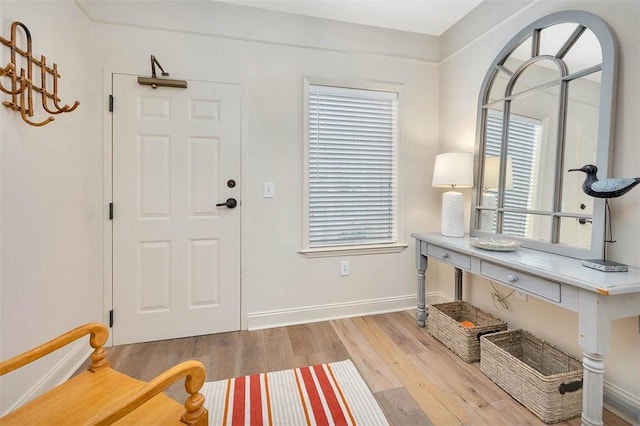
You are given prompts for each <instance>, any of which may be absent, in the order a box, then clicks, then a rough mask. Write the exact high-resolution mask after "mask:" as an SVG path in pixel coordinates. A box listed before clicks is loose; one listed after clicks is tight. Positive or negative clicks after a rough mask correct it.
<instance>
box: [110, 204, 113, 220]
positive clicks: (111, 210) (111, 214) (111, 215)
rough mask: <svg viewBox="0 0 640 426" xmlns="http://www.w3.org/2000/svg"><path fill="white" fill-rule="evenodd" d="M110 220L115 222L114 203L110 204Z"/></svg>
mask: <svg viewBox="0 0 640 426" xmlns="http://www.w3.org/2000/svg"><path fill="white" fill-rule="evenodd" d="M109 220H113V203H109Z"/></svg>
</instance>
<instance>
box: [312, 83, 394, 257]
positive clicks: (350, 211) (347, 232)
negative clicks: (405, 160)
mask: <svg viewBox="0 0 640 426" xmlns="http://www.w3.org/2000/svg"><path fill="white" fill-rule="evenodd" d="M306 92H307V98H306V100H305V102H306V104H307V105H306V111H307V113H308V116H307V117H306V121H307V123H306V124H307V129H306V130H307V131H306V133H307V134H306V135H305V136H306V142H307V149H306V172H307V176H306V182H307V185H306V194H305V195H306V197H305V198H306V204H307V205H306V206H305V207H306V208H305V212H306V216H307V217H306V220H305V225H306V229H307V231H306V241H305V243H306V244H305V245H306V249H321V248H340V247H342V248H344V247H346V246H363V245H372V244H373V245H379V244H391V243H395V242H396V239H397V198H398V197H397V176H396V175H397V165H396V151H397V129H396V122H397V103H398V100H397V99H398V95H397V93H395V92H387V91H374V90H361V89H352V88H343V87H333V86H321V85H313V84H309V85H308V87H307V91H306Z"/></svg>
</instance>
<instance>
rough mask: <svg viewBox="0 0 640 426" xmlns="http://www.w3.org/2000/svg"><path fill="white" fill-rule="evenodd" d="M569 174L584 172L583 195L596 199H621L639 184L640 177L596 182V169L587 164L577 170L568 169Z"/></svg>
mask: <svg viewBox="0 0 640 426" xmlns="http://www.w3.org/2000/svg"><path fill="white" fill-rule="evenodd" d="M569 171H570V172H585V173H586V174H587V178H586V179H585V181H584V182H583V183H582V190H583V191H584V192H585V194H587V195H590V196H592V197H596V198H616V197H621V196H623V195H624V194H626V193H627V192H629V191H631V189H632V188H633V187H634V186H636V185H637V184H639V183H640V177H637V178H629V179H615V178H614V179H603V180H598V176H597V174H598V167H596V166H594V165H593V164H587V165H586V166H582V167H580V168H579V169H569Z"/></svg>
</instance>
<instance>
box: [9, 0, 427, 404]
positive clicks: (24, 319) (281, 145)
mask: <svg viewBox="0 0 640 426" xmlns="http://www.w3.org/2000/svg"><path fill="white" fill-rule="evenodd" d="M0 1H2V8H3V13H4V15H3V19H2V24H3V26H2V28H3V29H5V28H7V27H8V26H9V24H10V22H11V21H13V20H18V19H19V20H23V21H25V23H26V24H27V25H29V27H30V28H31V29H32V32H33V33H34V35H35V37H36V39H35V44H34V46H35V48H36V50H37V51H38V52H43V53H44V54H46V55H47V56H48V57H50V58H52V59H55V60H56V61H57V62H58V64H59V66H60V71H61V73H62V75H63V79H62V85H61V90H60V93H61V96H62V98H63V100H65V99H67V97H68V98H73V99H79V100H80V101H81V106H80V107H79V109H78V111H77V112H75V113H71V114H67V115H63V116H60V117H59V118H57V121H56V122H54V123H52V124H50V125H49V126H47V127H45V128H43V129H31V128H29V127H28V126H26V125H24V124H23V123H22V122H21V121H20V120H19V119H18V118H17V117H16V116H15V114H11V113H10V112H9V111H6V110H5V109H4V108H3V110H2V112H1V113H0V114H2V116H1V117H2V119H4V120H5V121H6V122H7V125H6V126H3V129H2V159H3V169H2V206H3V211H2V250H3V251H2V260H3V262H2V268H3V269H2V272H3V276H2V278H3V279H2V292H3V293H2V296H3V297H2V300H3V306H2V331H3V333H2V341H1V344H2V357H3V358H7V357H8V356H10V355H13V354H15V353H17V352H19V351H21V350H24V349H27V348H28V347H31V346H33V345H35V344H37V343H40V342H42V341H44V340H46V339H48V338H50V337H52V336H54V335H56V334H58V333H60V332H62V331H64V330H66V329H67V328H70V327H72V326H75V325H79V324H80V323H83V322H86V321H88V320H102V319H103V318H104V312H105V309H104V308H105V305H104V304H103V300H102V294H103V282H102V280H103V277H102V272H103V270H102V262H103V259H104V257H103V252H102V243H103V227H104V226H105V225H108V222H107V221H106V220H105V219H104V217H103V215H102V214H103V210H102V209H103V206H104V202H105V201H107V200H106V199H104V197H103V194H102V192H103V190H102V188H103V161H104V155H103V153H102V150H103V144H104V142H105V141H104V140H103V139H104V138H103V133H104V132H103V122H105V121H104V120H105V117H106V119H107V121H106V123H108V118H109V114H108V113H107V112H105V111H104V105H105V100H106V96H107V95H108V93H109V88H108V87H103V82H104V81H105V77H108V76H109V75H110V73H115V72H117V73H130V74H138V75H149V74H150V69H149V55H150V54H154V55H155V56H156V57H157V58H158V60H159V61H160V63H161V64H162V65H163V67H164V68H165V69H166V70H167V71H169V72H170V73H171V76H172V77H174V78H187V79H202V80H212V81H223V82H233V83H239V84H240V85H241V87H242V96H243V99H242V102H243V173H242V174H243V176H242V179H239V184H240V186H241V189H242V202H243V205H242V211H241V212H242V263H243V264H242V294H243V311H244V314H245V317H244V318H243V319H244V320H245V322H244V323H245V325H249V326H253V327H262V326H269V325H273V324H281V323H286V322H296V321H305V320H320V319H322V318H325V317H327V316H335V315H347V314H353V313H366V312H372V311H376V310H379V309H400V308H407V307H411V306H415V291H416V290H415V288H416V279H415V276H416V273H415V264H414V244H413V241H412V239H411V238H410V237H409V234H410V232H413V231H417V230H419V231H429V230H433V229H434V225H435V224H436V221H437V218H438V217H439V207H438V208H436V209H431V208H429V205H430V203H432V202H437V201H438V199H439V194H436V196H432V192H433V191H432V189H431V188H430V166H425V165H430V164H431V163H432V161H433V157H434V156H435V154H436V150H437V145H438V138H437V136H438V66H437V63H436V62H434V58H437V56H438V50H437V39H436V38H434V37H429V36H421V35H417V34H409V33H402V32H398V31H390V30H380V29H375V28H370V27H364V26H358V25H349V24H344V23H338V22H328V21H323V20H319V19H314V18H303V17H294V16H291V15H284V14H280V13H276V12H256V11H255V10H253V9H246V8H241V7H229V6H228V5H223V4H220V3H213V2H184V1H183V2H161V3H160V2H158V3H156V4H155V6H154V8H148V7H143V10H144V13H138V12H136V10H137V9H136V7H139V6H140V4H138V3H135V2H126V3H124V2H122V3H121V2H117V3H116V2H108V3H107V2H98V3H92V4H89V3H84V2H82V3H79V4H80V5H81V6H82V7H83V8H86V10H87V11H89V12H91V15H92V16H93V17H94V18H95V19H96V22H88V19H87V17H86V16H83V14H82V10H81V8H79V7H78V6H77V5H76V4H75V3H73V2H71V1H57V2H44V3H42V4H39V3H35V2H14V1H6V0H0ZM146 4H147V5H148V2H147V3H146ZM105 6H106V7H105ZM176 6H178V7H177V8H176ZM98 21H99V22H98ZM157 28H171V29H170V30H164V29H157ZM38 36H39V37H38ZM40 40H41V41H40ZM304 76H312V77H320V78H329V79H335V80H364V81H375V82H386V83H393V84H396V85H399V86H401V87H402V91H401V93H400V100H399V108H400V117H401V118H400V123H399V131H400V159H399V161H400V165H399V169H400V170H401V174H402V177H401V191H402V192H403V193H404V194H405V195H406V196H405V197H404V198H403V200H402V206H401V208H402V212H403V213H402V215H403V222H404V225H405V226H404V229H403V230H402V235H400V239H401V241H403V242H405V243H407V244H408V245H409V246H408V247H407V248H406V249H404V250H403V251H402V252H400V253H395V254H378V255H364V256H344V257H336V258H319V259H307V258H306V257H305V256H304V255H303V254H300V253H298V250H299V249H301V243H302V213H301V212H302V190H303V189H302V163H301V161H302V157H303V152H302V140H303V139H302V137H303V136H302V104H303V99H302V87H303V86H302V83H303V77H304ZM106 81H108V79H106ZM65 83H66V84H65ZM71 83H73V84H71ZM115 105H116V108H117V99H116V100H115ZM107 133H108V132H107ZM14 135H19V136H20V137H19V138H18V137H17V136H14ZM5 139H11V141H10V143H6V142H5ZM14 139H15V140H14ZM106 142H107V143H109V142H110V141H109V140H107V141H106ZM27 149H28V150H27ZM107 172H108V171H107ZM266 181H269V182H274V183H275V188H276V190H275V193H276V197H275V198H274V199H264V198H263V197H262V184H263V182H266ZM36 231H37V232H36ZM43 240H44V241H46V245H43V244H42V241H43ZM18 257H19V259H18ZM340 260H350V261H351V275H350V276H348V277H340V275H339V264H340ZM107 267H108V265H105V268H107ZM107 275H108V274H107ZM18 284H19V285H20V287H18ZM107 293H108V292H107ZM40 295H42V297H40ZM107 305H108V301H107ZM116 308H117V307H116ZM311 308H312V309H311ZM39 321H47V323H46V327H43V326H42V325H41V324H39ZM22 333H26V334H27V335H28V337H29V338H28V339H22V338H20V336H21V334H22ZM52 365H53V363H52V362H51V363H48V364H46V366H45V367H43V369H41V370H38V371H36V372H34V373H33V374H22V373H17V374H16V375H15V377H16V380H13V379H12V380H6V379H4V378H3V379H2V382H3V383H2V386H3V387H2V401H3V408H5V407H9V406H10V405H11V403H13V401H15V400H17V399H18V398H19V397H21V396H22V395H23V394H24V392H25V390H26V389H29V388H30V387H31V386H33V385H34V383H35V382H36V380H37V378H40V377H42V376H43V375H44V372H46V371H47V370H48V369H50V368H51V366H52ZM17 380H21V381H22V382H21V383H22V384H21V386H19V387H14V385H15V384H16V381H17ZM5 409H6V408H5Z"/></svg>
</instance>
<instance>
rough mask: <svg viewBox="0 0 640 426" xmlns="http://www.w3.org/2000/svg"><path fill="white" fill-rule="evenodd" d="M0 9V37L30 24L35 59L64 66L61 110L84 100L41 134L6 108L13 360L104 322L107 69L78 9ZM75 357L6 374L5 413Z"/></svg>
mask: <svg viewBox="0 0 640 426" xmlns="http://www.w3.org/2000/svg"><path fill="white" fill-rule="evenodd" d="M0 11H1V13H2V14H1V15H0V29H1V34H2V36H3V37H4V38H7V39H8V38H10V34H9V33H10V26H11V23H12V22H13V21H21V22H23V23H24V24H25V25H27V27H28V28H29V29H30V30H31V35H32V39H33V52H34V53H35V54H36V55H37V57H39V55H45V56H46V58H47V61H48V62H49V63H51V62H55V63H57V64H58V66H59V72H60V74H61V75H62V78H61V80H60V85H59V95H60V98H61V100H62V102H63V103H68V104H71V103H73V101H74V100H79V101H80V106H79V107H78V108H77V110H76V111H74V112H71V113H68V114H62V115H58V116H56V120H55V121H54V122H53V123H50V124H48V125H46V126H44V127H31V126H29V125H27V124H26V123H24V122H23V121H22V119H21V118H20V115H19V114H18V113H15V112H12V111H10V110H9V109H7V108H5V107H4V106H2V107H0V123H1V127H0V158H1V161H2V163H1V170H0V182H1V184H2V185H1V187H0V194H1V197H0V205H1V211H0V230H1V236H2V239H1V243H0V244H1V248H2V252H1V257H0V259H1V262H0V268H1V269H0V270H1V276H0V280H1V281H0V284H1V290H0V298H1V316H0V333H1V335H0V358H2V359H7V358H9V357H10V356H13V355H15V354H17V353H19V352H22V351H24V350H25V349H27V348H30V347H33V346H35V345H37V344H39V343H43V342H44V341H46V340H48V339H50V338H52V337H54V336H56V335H58V334H59V333H61V332H62V331H65V330H67V329H70V328H73V327H76V326H78V325H80V324H82V323H85V322H90V321H99V320H101V319H102V314H101V312H102V306H103V298H102V220H103V209H102V181H101V179H102V137H101V135H102V132H101V123H102V122H101V120H100V116H99V115H98V114H99V110H100V108H101V102H100V101H101V93H100V87H101V80H100V79H101V74H100V73H101V71H100V68H99V67H98V65H97V63H96V62H95V61H94V58H93V53H92V45H93V39H92V27H93V25H92V24H91V22H90V21H89V20H88V19H87V18H86V16H84V14H82V13H81V11H80V10H79V9H78V8H77V6H75V5H74V4H73V3H70V2H44V3H35V2H19V1H2V2H1V9H0ZM23 47H24V45H23ZM0 52H1V53H0V63H1V64H3V66H4V65H6V63H7V62H8V61H9V59H10V57H9V54H8V49H7V48H5V46H4V45H1V46H0ZM36 71H38V70H36ZM4 82H5V83H6V79H5V80H4ZM0 97H1V98H2V101H4V100H6V99H7V98H8V96H7V95H5V94H1V95H0ZM34 104H35V109H36V111H38V113H36V116H35V117H33V119H34V120H38V121H40V120H42V119H43V118H44V117H46V115H44V114H42V113H41V112H40V111H42V108H41V107H40V103H39V100H38V101H37V102H34ZM86 346H87V345H85V347H86ZM73 355H74V352H70V351H69V350H64V351H61V352H60V353H57V354H55V355H53V356H52V357H50V358H47V359H43V360H42V361H41V362H39V363H38V364H37V365H36V366H34V367H29V368H27V369H25V371H21V372H19V373H10V374H8V375H6V376H3V377H2V379H1V389H0V392H1V395H2V396H1V398H0V401H1V404H2V407H1V411H4V410H6V409H7V408H8V407H10V406H11V405H12V404H13V403H14V402H16V401H17V400H18V398H20V397H22V396H23V395H24V394H25V393H26V392H27V391H28V390H31V389H32V388H33V387H34V385H35V384H36V383H37V382H38V381H40V380H41V379H43V378H46V376H47V374H48V372H49V371H50V370H51V368H52V366H53V365H55V364H56V363H58V362H66V364H65V366H66V368H67V369H68V368H71V367H72V366H73V363H74V362H76V361H80V362H82V359H81V357H80V356H79V355H82V354H77V356H76V357H75V358H74V356H73ZM84 355H86V353H84Z"/></svg>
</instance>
